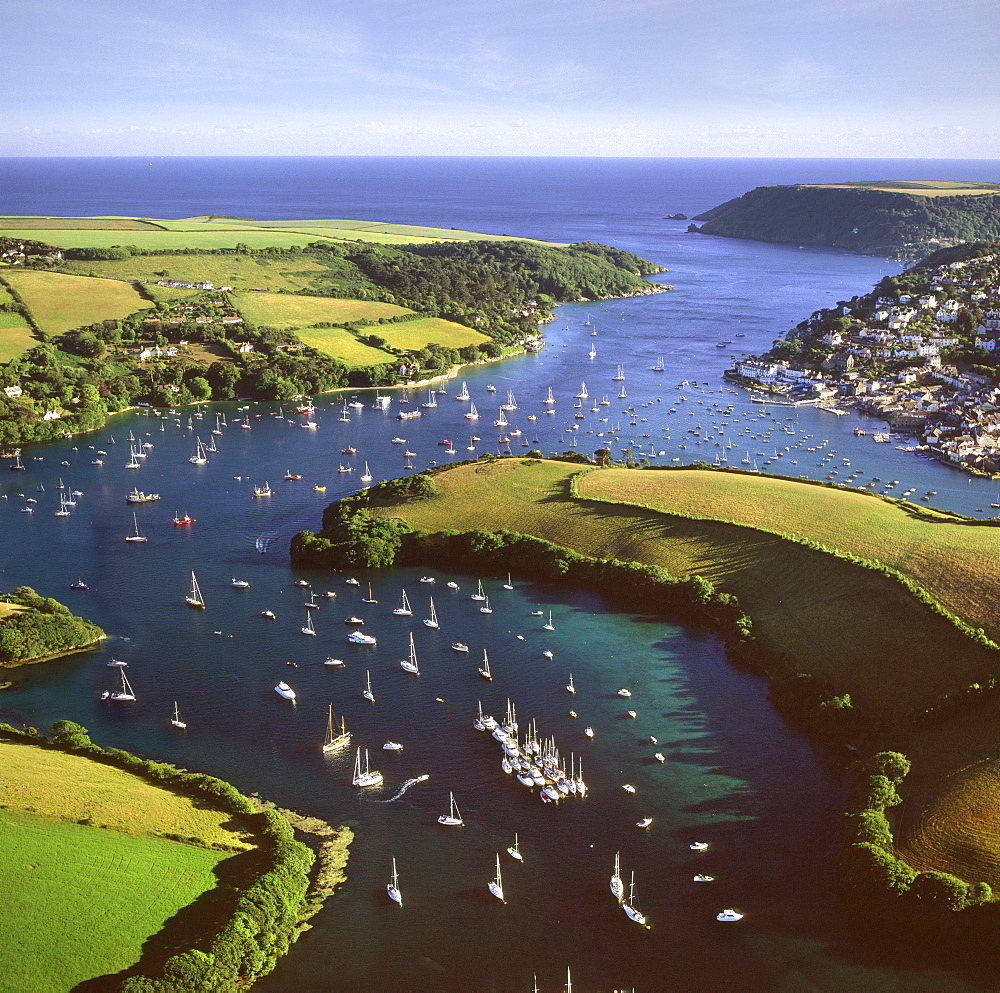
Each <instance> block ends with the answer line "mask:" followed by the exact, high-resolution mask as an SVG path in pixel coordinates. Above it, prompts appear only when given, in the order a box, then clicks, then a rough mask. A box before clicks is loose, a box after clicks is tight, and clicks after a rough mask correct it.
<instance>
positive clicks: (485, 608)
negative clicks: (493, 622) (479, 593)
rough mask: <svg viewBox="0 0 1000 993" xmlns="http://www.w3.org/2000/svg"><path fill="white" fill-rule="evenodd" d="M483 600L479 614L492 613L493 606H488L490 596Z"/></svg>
mask: <svg viewBox="0 0 1000 993" xmlns="http://www.w3.org/2000/svg"><path fill="white" fill-rule="evenodd" d="M484 600H485V602H484V603H483V605H482V606H481V607H480V608H479V613H480V614H492V613H493V608H492V607H491V606H490V598H489V597H485V598H484Z"/></svg>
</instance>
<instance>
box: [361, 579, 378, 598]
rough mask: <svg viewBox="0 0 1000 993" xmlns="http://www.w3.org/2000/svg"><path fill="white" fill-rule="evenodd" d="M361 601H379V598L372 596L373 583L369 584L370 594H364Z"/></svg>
mask: <svg viewBox="0 0 1000 993" xmlns="http://www.w3.org/2000/svg"><path fill="white" fill-rule="evenodd" d="M361 602H362V603H378V600H376V599H375V598H374V597H373V596H372V584H371V583H369V584H368V596H366V597H364V596H363V597H362V598H361Z"/></svg>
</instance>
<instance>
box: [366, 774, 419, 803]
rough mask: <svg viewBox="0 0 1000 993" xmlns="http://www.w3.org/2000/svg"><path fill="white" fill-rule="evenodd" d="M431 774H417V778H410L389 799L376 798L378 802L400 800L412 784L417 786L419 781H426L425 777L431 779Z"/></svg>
mask: <svg viewBox="0 0 1000 993" xmlns="http://www.w3.org/2000/svg"><path fill="white" fill-rule="evenodd" d="M430 778H431V777H430V776H427V775H424V776H417V778H416V779H408V780H407V781H406V782H405V783H403V785H402V786H400V788H399V789H398V790H397V791H396V795H395V796H391V797H389V799H388V800H376V801H375V802H376V803H392V801H393V800H398V799H399V798H400V797H401V796H402V795H403V794H404V793H405V792H406V791H407V790H408V789H409V788H410V787H411V786H415V785H416V784H417V783H422V782H424V780H425V779H430Z"/></svg>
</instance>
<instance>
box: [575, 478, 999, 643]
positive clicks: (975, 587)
mask: <svg viewBox="0 0 1000 993" xmlns="http://www.w3.org/2000/svg"><path fill="white" fill-rule="evenodd" d="M580 495H581V496H585V497H590V498H593V499H596V500H623V501H625V502H626V503H631V504H636V505H638V506H645V507H650V508H652V509H654V510H662V511H667V512H671V511H674V510H680V511H682V512H683V513H687V514H692V515H694V516H696V517H704V518H713V519H719V520H724V521H733V522H735V523H737V524H744V525H747V526H749V527H752V528H759V529H761V530H764V531H772V532H773V531H777V530H779V528H778V525H779V524H780V530H781V531H783V532H784V533H786V534H792V535H795V536H796V537H800V538H811V539H812V540H814V541H818V542H820V543H821V544H822V545H824V546H826V547H827V548H830V549H833V550H834V551H838V552H844V553H849V554H853V555H857V556H860V557H861V558H864V559H869V560H872V561H875V562H879V563H882V564H883V565H887V566H891V567H892V568H894V569H898V570H899V571H900V572H902V573H904V574H905V575H908V576H910V578H912V579H913V580H914V581H915V582H916V583H917V584H918V585H920V586H922V587H923V588H924V589H925V590H927V592H928V593H930V594H931V596H933V597H934V599H935V600H937V601H938V602H939V603H941V604H943V605H944V606H945V607H946V608H947V609H948V610H950V611H951V612H952V613H954V614H956V615H957V616H959V617H961V618H962V619H963V620H965V621H967V622H968V623H969V624H971V625H972V626H973V627H981V628H983V629H984V630H985V631H986V632H987V634H989V635H990V637H992V638H994V639H997V640H1000V616H998V614H997V611H996V604H997V603H998V602H1000V574H998V572H997V570H996V563H997V562H998V561H1000V527H997V526H996V525H993V524H990V523H985V522H984V523H975V522H969V521H967V520H966V519H964V518H956V517H954V516H953V515H950V514H943V513H940V512H938V511H935V510H933V509H932V508H930V507H921V506H917V505H914V504H910V503H903V502H897V501H891V502H890V501H887V500H882V499H879V498H878V497H876V496H871V495H868V494H865V493H857V492H854V491H852V490H848V489H841V488H833V487H825V486H816V485H814V484H810V483H804V482H800V481H798V480H790V479H775V478H773V477H768V476H756V475H754V474H751V473H746V474H743V473H726V472H721V473H719V472H713V473H706V472H701V471H697V470H679V471H674V470H668V471H662V472H661V471H652V472H631V471H629V470H626V469H619V470H610V471H607V472H600V473H593V474H591V475H589V476H587V477H586V478H585V479H583V480H582V481H581V485H580Z"/></svg>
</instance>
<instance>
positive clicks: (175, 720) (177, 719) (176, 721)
mask: <svg viewBox="0 0 1000 993" xmlns="http://www.w3.org/2000/svg"><path fill="white" fill-rule="evenodd" d="M170 723H171V724H173V726H174V727H175V728H186V727H187V721H182V720H181V713H180V711H179V710H178V709H177V701H176V700H174V716H173V717H172V718H171V719H170Z"/></svg>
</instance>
